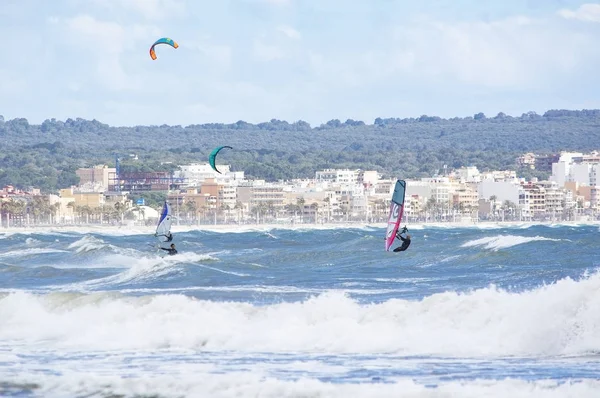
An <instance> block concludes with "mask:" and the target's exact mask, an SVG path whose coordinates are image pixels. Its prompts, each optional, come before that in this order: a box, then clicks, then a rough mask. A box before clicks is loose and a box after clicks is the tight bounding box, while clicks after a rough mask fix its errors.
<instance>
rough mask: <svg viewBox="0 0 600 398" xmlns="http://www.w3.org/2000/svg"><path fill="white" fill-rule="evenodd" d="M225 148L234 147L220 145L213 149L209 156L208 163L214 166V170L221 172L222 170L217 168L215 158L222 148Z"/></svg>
mask: <svg viewBox="0 0 600 398" xmlns="http://www.w3.org/2000/svg"><path fill="white" fill-rule="evenodd" d="M223 148H228V149H233V148H232V147H230V146H226V145H224V146H219V147H216V148H215V149H213V151H212V152H211V153H210V155H209V156H208V163H210V167H212V169H213V170H214V171H216V172H217V173H219V174H221V172H220V171H219V170H217V166H216V165H215V159H216V158H217V154H218V153H219V152H220V151H221V149H223Z"/></svg>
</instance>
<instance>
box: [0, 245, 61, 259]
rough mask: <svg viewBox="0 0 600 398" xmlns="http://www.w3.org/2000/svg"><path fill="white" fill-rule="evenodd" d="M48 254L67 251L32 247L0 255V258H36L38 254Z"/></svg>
mask: <svg viewBox="0 0 600 398" xmlns="http://www.w3.org/2000/svg"><path fill="white" fill-rule="evenodd" d="M49 253H68V251H66V250H60V249H50V248H40V247H37V248H36V247H32V248H29V249H20V250H13V251H9V252H5V253H0V258H14V257H26V256H36V255H39V254H49Z"/></svg>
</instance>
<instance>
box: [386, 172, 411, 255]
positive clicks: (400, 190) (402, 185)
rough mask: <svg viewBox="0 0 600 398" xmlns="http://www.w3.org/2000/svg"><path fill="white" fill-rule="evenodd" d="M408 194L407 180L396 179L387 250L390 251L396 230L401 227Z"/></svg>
mask: <svg viewBox="0 0 600 398" xmlns="http://www.w3.org/2000/svg"><path fill="white" fill-rule="evenodd" d="M405 195H406V181H404V180H398V181H396V186H395V187H394V193H393V195H392V203H391V204H390V213H389V216H388V225H387V231H386V235H385V251H388V252H389V251H390V247H391V246H392V244H393V243H394V240H395V239H396V232H398V228H400V223H401V222H402V215H403V213H404V197H405Z"/></svg>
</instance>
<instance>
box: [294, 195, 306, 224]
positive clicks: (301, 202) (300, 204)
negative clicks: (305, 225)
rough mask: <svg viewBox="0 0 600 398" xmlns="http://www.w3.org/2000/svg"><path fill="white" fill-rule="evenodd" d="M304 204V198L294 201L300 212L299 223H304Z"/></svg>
mask: <svg viewBox="0 0 600 398" xmlns="http://www.w3.org/2000/svg"><path fill="white" fill-rule="evenodd" d="M305 203H306V201H305V200H304V196H301V197H299V198H297V199H296V205H297V206H298V209H299V211H300V220H301V222H304V204H305Z"/></svg>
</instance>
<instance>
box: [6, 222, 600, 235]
mask: <svg viewBox="0 0 600 398" xmlns="http://www.w3.org/2000/svg"><path fill="white" fill-rule="evenodd" d="M403 224H404V223H403ZM407 225H408V224H407ZM534 225H545V226H583V225H591V226H593V225H596V226H599V227H600V221H562V222H549V221H481V222H436V223H414V224H410V225H408V226H409V230H411V229H412V230H426V229H428V228H478V229H499V228H507V227H509V228H510V227H519V228H528V227H531V226H534ZM386 227H387V223H360V222H349V223H324V224H291V223H286V224H240V225H238V224H201V225H173V226H172V229H171V231H172V232H173V233H178V232H179V233H181V232H188V231H208V232H249V231H270V230H273V229H286V230H327V229H352V228H355V229H365V228H377V229H385V228H386ZM155 228H156V227H155V226H134V225H98V224H79V225H60V224H56V225H47V224H46V225H37V226H33V225H32V226H25V227H21V226H19V227H8V228H6V227H0V234H6V233H9V234H10V233H32V232H33V233H35V232H49V231H57V232H61V231H62V232H82V233H89V232H94V231H111V232H117V233H119V234H123V235H135V234H153V233H154V231H155Z"/></svg>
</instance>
